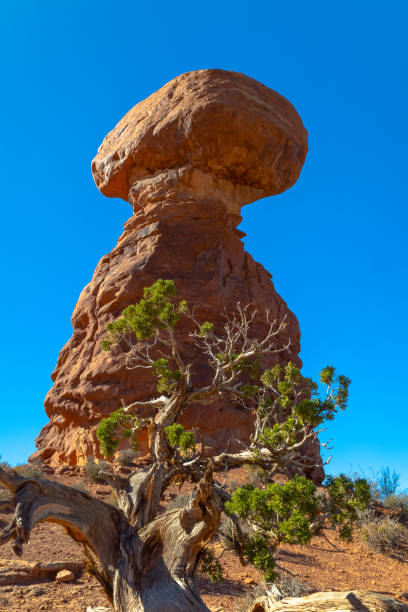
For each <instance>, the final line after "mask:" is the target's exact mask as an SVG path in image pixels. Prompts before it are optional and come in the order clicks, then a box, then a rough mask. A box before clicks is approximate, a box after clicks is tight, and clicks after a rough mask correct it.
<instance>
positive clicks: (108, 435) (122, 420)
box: [96, 407, 143, 457]
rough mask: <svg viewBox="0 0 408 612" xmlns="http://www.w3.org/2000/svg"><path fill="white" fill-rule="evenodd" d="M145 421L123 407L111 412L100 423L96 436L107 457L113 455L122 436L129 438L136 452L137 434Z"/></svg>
mask: <svg viewBox="0 0 408 612" xmlns="http://www.w3.org/2000/svg"><path fill="white" fill-rule="evenodd" d="M142 423H143V421H142V420H141V419H139V418H138V417H137V416H134V415H131V414H128V413H127V412H125V409H124V408H123V407H121V408H119V409H118V410H115V411H114V412H111V414H110V415H109V416H108V417H107V418H105V419H102V420H101V422H100V423H99V425H98V427H97V430H96V436H97V438H98V440H99V443H100V445H101V451H102V453H103V454H104V455H105V457H112V455H113V453H114V452H115V450H116V449H117V447H118V446H119V442H120V440H121V439H122V438H128V439H129V441H130V443H131V445H132V450H133V451H134V452H136V450H137V447H138V441H137V437H136V434H137V432H138V431H139V429H140V428H141V426H142Z"/></svg>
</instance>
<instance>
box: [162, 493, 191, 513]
mask: <svg viewBox="0 0 408 612" xmlns="http://www.w3.org/2000/svg"><path fill="white" fill-rule="evenodd" d="M188 498H189V496H188V495H177V497H174V498H173V499H171V500H170V501H169V503H168V505H167V510H179V509H180V508H184V506H185V505H186V504H187V501H188Z"/></svg>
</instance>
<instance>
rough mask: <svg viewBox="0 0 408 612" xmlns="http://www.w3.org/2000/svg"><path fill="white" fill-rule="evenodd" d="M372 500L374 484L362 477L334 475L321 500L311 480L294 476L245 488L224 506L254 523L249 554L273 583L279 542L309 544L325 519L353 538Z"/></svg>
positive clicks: (342, 534)
mask: <svg viewBox="0 0 408 612" xmlns="http://www.w3.org/2000/svg"><path fill="white" fill-rule="evenodd" d="M370 500H371V495H370V487H369V485H368V483H367V481H365V480H363V479H358V480H356V481H352V480H351V479H349V478H347V477H346V476H344V475H341V476H339V477H337V478H332V477H330V478H329V479H328V489H327V496H326V497H325V498H323V499H322V497H320V496H319V495H318V494H317V488H316V487H315V485H314V484H313V483H312V482H311V481H310V480H307V479H306V478H305V477H304V476H295V477H294V478H293V479H292V480H289V481H288V482H287V483H286V484H278V483H271V484H268V485H266V486H265V487H264V488H256V487H253V486H250V485H246V486H243V487H241V488H239V489H237V490H236V491H235V492H234V493H233V495H232V497H231V501H230V502H227V503H226V504H225V510H226V512H227V513H228V514H236V515H237V516H238V517H239V518H240V519H244V520H245V521H246V522H248V523H249V524H250V525H251V527H252V529H253V530H254V534H253V536H245V542H244V549H243V553H244V556H246V558H247V560H248V561H249V562H250V563H252V564H253V565H255V566H256V567H257V568H258V569H260V570H261V571H262V572H263V573H264V577H265V579H266V581H271V580H273V579H274V576H275V572H274V567H275V556H276V551H277V548H278V546H279V544H281V543H283V542H286V543H289V544H306V543H307V542H309V541H310V539H311V538H312V536H313V534H314V533H317V532H318V531H319V529H321V527H322V525H323V522H324V520H325V519H326V520H327V521H328V522H330V523H331V524H332V525H333V526H336V527H339V533H340V537H341V538H343V539H345V540H350V539H351V537H352V529H353V525H354V524H355V523H356V522H357V520H358V514H357V510H358V509H360V510H361V509H364V508H366V507H367V506H368V504H369V503H370Z"/></svg>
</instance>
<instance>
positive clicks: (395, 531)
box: [361, 516, 408, 558]
mask: <svg viewBox="0 0 408 612" xmlns="http://www.w3.org/2000/svg"><path fill="white" fill-rule="evenodd" d="M361 538H362V539H363V541H364V542H365V543H366V544H367V545H368V546H369V547H370V548H372V549H373V550H374V551H375V552H382V553H386V554H390V555H394V556H396V557H398V558H404V556H405V555H406V552H407V550H408V533H407V530H406V528H405V527H403V526H402V525H400V524H399V523H398V521H395V520H394V519H391V518H389V517H388V516H387V517H384V518H381V519H374V520H372V521H367V522H365V523H364V524H363V526H362V527H361Z"/></svg>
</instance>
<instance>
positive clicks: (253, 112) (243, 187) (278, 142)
mask: <svg viewBox="0 0 408 612" xmlns="http://www.w3.org/2000/svg"><path fill="white" fill-rule="evenodd" d="M306 153H307V132H306V130H305V128H304V126H303V124H302V121H301V119H300V117H299V115H298V113H297V112H296V110H295V109H294V107H293V106H292V104H291V103H290V102H288V100H286V99H285V98H284V97H283V96H281V95H280V94H278V93H276V92H275V91H273V90H271V89H269V88H268V87H266V86H264V85H262V84H261V83H259V82H258V81H255V80H254V79H251V78H250V77H247V76H245V75H244V74H240V73H238V72H229V71H225V70H216V69H214V70H198V71H194V72H188V73H186V74H183V75H181V76H179V77H177V78H175V79H173V80H172V81H170V82H169V83H167V84H166V85H164V87H162V88H161V89H159V90H158V91H157V92H156V93H154V94H152V95H151V96H149V97H148V98H146V99H145V100H143V101H142V102H140V103H139V104H137V105H136V106H134V107H133V108H132V109H131V110H130V111H129V112H128V113H127V114H126V115H125V116H124V117H123V119H121V120H120V121H119V123H118V124H117V126H116V127H115V128H114V129H113V130H112V131H111V132H110V133H109V134H108V135H107V136H106V138H105V139H104V141H103V143H102V145H101V146H100V148H99V150H98V153H97V155H96V157H95V159H94V160H93V162H92V173H93V177H94V180H95V183H96V185H97V187H98V188H99V189H100V191H101V192H102V193H103V194H104V195H106V196H109V197H119V198H123V199H125V200H129V199H132V193H130V189H131V188H132V190H133V191H135V190H136V191H137V190H138V188H139V187H138V186H139V185H140V186H142V185H144V184H145V183H146V180H148V179H150V178H151V177H158V176H159V177H160V176H167V175H169V174H171V175H172V177H173V182H174V177H176V180H178V178H177V177H180V180H182V181H183V182H184V183H186V184H189V185H191V186H192V187H193V188H194V181H196V182H197V176H198V175H199V176H200V181H199V182H200V184H202V185H204V184H206V185H210V187H208V191H209V193H210V192H211V190H212V191H213V192H217V191H220V192H223V193H226V194H227V195H228V196H231V198H233V197H237V198H238V199H239V198H240V199H241V200H242V202H241V203H242V204H244V203H248V202H251V201H254V200H256V199H259V198H261V197H266V196H269V195H275V194H278V193H281V192H283V191H285V190H286V189H288V188H289V187H291V186H292V185H293V184H294V183H295V181H296V180H297V178H298V176H299V174H300V171H301V168H302V166H303V163H304V160H305V157H306ZM197 173H198V174H197ZM186 177H187V178H186ZM203 177H210V179H207V178H206V179H204V180H203ZM236 188H238V192H237V190H236ZM237 193H238V195H237ZM133 199H134V197H133Z"/></svg>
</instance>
